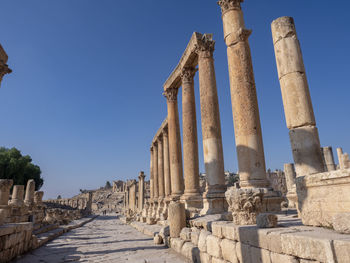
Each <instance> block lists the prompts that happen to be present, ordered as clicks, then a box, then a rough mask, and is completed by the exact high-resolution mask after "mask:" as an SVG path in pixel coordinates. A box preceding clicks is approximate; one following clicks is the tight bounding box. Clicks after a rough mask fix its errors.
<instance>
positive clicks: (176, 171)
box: [164, 88, 184, 199]
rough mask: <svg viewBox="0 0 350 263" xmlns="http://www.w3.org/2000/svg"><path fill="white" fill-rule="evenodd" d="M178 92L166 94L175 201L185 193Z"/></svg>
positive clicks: (172, 186)
mask: <svg viewBox="0 0 350 263" xmlns="http://www.w3.org/2000/svg"><path fill="white" fill-rule="evenodd" d="M177 92H178V89H177V88H168V89H167V90H166V91H165V92H164V95H165V97H166V98H167V108H168V133H169V157H170V176H171V196H172V198H174V199H178V198H179V197H180V196H181V195H182V194H183V191H184V182H183V172H182V154H181V137H180V123H179V111H178V105H177Z"/></svg>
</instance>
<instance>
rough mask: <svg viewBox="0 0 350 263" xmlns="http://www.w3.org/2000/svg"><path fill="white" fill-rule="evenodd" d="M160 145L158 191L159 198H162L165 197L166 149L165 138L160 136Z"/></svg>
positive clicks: (158, 140) (158, 142)
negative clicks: (164, 155)
mask: <svg viewBox="0 0 350 263" xmlns="http://www.w3.org/2000/svg"><path fill="white" fill-rule="evenodd" d="M157 145H158V193H159V199H158V200H162V199H163V198H164V196H165V195H164V157H163V153H164V149H163V138H162V137H161V136H160V137H158V139H157Z"/></svg>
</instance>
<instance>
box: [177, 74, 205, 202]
mask: <svg viewBox="0 0 350 263" xmlns="http://www.w3.org/2000/svg"><path fill="white" fill-rule="evenodd" d="M195 72H196V70H195V69H194V68H191V67H188V68H184V69H183V70H182V74H181V79H182V138H183V157H184V179H185V180H184V181H185V192H184V195H183V197H182V198H183V199H184V200H185V206H186V208H189V207H192V206H194V207H197V206H199V207H200V206H201V203H202V202H201V196H200V194H199V163H198V139H197V118H196V102H195V95H194V81H193V78H194V75H195ZM197 203H198V204H197Z"/></svg>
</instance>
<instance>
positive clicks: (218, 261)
mask: <svg viewBox="0 0 350 263" xmlns="http://www.w3.org/2000/svg"><path fill="white" fill-rule="evenodd" d="M211 262H212V263H227V261H226V260H223V259H221V258H215V257H212V258H211Z"/></svg>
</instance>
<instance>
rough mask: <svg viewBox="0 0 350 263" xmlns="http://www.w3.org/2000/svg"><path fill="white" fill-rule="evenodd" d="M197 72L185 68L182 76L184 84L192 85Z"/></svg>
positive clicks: (191, 68) (190, 68)
mask: <svg viewBox="0 0 350 263" xmlns="http://www.w3.org/2000/svg"><path fill="white" fill-rule="evenodd" d="M196 71H197V70H196V69H195V68H193V67H184V68H183V69H182V71H181V75H180V76H181V80H182V83H192V82H193V78H194V75H195V74H196Z"/></svg>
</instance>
